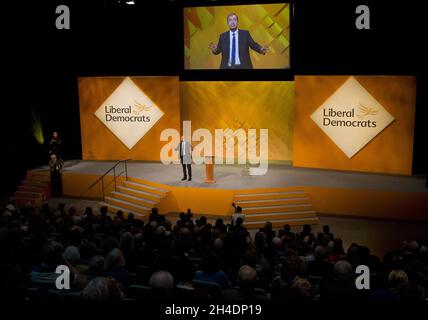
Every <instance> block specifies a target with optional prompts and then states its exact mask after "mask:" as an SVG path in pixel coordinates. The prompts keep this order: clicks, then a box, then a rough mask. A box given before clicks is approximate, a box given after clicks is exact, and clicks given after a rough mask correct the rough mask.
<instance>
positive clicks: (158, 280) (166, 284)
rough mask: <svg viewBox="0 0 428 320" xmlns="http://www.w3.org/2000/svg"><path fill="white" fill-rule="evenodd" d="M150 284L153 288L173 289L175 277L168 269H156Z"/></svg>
mask: <svg viewBox="0 0 428 320" xmlns="http://www.w3.org/2000/svg"><path fill="white" fill-rule="evenodd" d="M149 285H150V287H151V288H153V289H172V288H173V287H174V278H173V277H172V275H171V274H170V273H169V272H168V271H156V272H155V273H153V274H152V276H151V277H150V280H149Z"/></svg>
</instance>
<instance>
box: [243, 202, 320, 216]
mask: <svg viewBox="0 0 428 320" xmlns="http://www.w3.org/2000/svg"><path fill="white" fill-rule="evenodd" d="M308 209H312V205H311V204H310V203H303V204H282V205H276V206H260V207H244V208H242V213H244V214H250V213H269V212H289V211H299V210H308Z"/></svg>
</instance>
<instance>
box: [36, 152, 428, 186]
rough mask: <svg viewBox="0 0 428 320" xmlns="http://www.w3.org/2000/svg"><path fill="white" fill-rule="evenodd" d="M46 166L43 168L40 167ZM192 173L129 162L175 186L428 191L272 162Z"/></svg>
mask: <svg viewBox="0 0 428 320" xmlns="http://www.w3.org/2000/svg"><path fill="white" fill-rule="evenodd" d="M115 163H116V162H114V161H82V160H69V161H66V162H65V167H64V172H69V173H79V174H94V175H102V174H104V173H105V172H106V171H107V170H108V169H109V168H111V167H112V166H113V165H114V164H115ZM46 168H47V167H41V168H40V169H46ZM123 168H124V167H123V165H122V164H120V165H119V166H118V167H117V170H118V171H119V172H120V171H122V170H123ZM192 173H193V177H192V181H181V178H182V169H181V165H174V164H173V165H163V164H162V163H154V162H142V161H132V162H129V163H128V175H129V176H132V177H134V178H138V179H143V180H150V181H153V182H156V183H161V184H166V185H169V186H174V187H192V188H213V189H261V188H286V187H290V186H302V187H305V186H307V187H309V186H314V187H325V188H341V189H343V188H344V189H348V188H350V189H368V190H384V191H399V192H424V193H428V188H426V187H425V178H424V177H420V176H402V175H391V174H374V173H362V172H343V171H335V170H322V169H308V168H296V167H292V166H287V165H270V166H269V169H268V171H267V173H266V174H265V175H262V176H248V175H243V167H242V166H237V165H236V166H231V165H216V166H215V167H214V176H215V179H216V183H214V184H206V183H204V179H205V166H203V165H199V166H197V165H192ZM111 174H112V173H111Z"/></svg>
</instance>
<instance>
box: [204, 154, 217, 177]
mask: <svg viewBox="0 0 428 320" xmlns="http://www.w3.org/2000/svg"><path fill="white" fill-rule="evenodd" d="M204 182H205V183H215V180H214V157H213V156H206V157H205V181H204Z"/></svg>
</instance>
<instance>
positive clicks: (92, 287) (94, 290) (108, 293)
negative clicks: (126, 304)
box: [81, 277, 124, 301]
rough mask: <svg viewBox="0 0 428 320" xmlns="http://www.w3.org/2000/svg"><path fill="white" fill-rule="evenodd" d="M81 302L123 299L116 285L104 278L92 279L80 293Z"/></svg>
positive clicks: (111, 280) (109, 279)
mask: <svg viewBox="0 0 428 320" xmlns="http://www.w3.org/2000/svg"><path fill="white" fill-rule="evenodd" d="M81 297H82V300H89V301H117V300H121V299H123V298H124V294H123V292H122V291H121V290H120V288H119V286H118V285H117V283H116V282H115V281H114V280H113V279H111V278H106V277H96V278H95V279H92V280H91V281H90V282H89V283H88V285H87V286H86V287H85V288H84V289H83V291H82V293H81Z"/></svg>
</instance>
